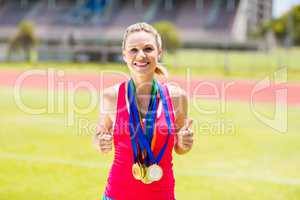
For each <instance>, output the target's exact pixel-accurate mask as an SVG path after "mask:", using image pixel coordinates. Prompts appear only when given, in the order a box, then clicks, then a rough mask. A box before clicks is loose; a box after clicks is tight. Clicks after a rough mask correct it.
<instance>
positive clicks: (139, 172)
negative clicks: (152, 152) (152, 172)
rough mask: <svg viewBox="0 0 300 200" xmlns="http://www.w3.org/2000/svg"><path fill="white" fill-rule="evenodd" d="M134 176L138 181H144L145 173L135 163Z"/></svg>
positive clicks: (133, 166)
mask: <svg viewBox="0 0 300 200" xmlns="http://www.w3.org/2000/svg"><path fill="white" fill-rule="evenodd" d="M132 175H133V177H134V178H135V179H136V180H142V178H143V177H144V176H145V171H144V169H142V168H141V167H140V165H139V164H138V163H134V164H133V165H132Z"/></svg>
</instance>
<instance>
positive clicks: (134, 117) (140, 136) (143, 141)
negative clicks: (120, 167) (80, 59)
mask: <svg viewBox="0 0 300 200" xmlns="http://www.w3.org/2000/svg"><path fill="white" fill-rule="evenodd" d="M157 86H158V90H159V93H160V97H161V100H162V104H163V107H164V111H165V117H166V122H167V125H168V135H167V138H166V141H165V144H164V146H163V147H162V149H161V150H160V152H159V154H158V156H157V157H156V158H155V156H154V154H153V152H152V150H151V141H149V138H151V140H152V137H153V135H152V132H153V131H152V132H151V131H149V133H150V134H151V135H149V137H148V139H147V136H146V135H145V134H144V133H143V129H142V126H141V124H140V119H139V112H138V109H137V104H136V101H135V88H134V83H133V80H129V83H128V97H129V100H130V136H131V143H132V148H133V153H134V162H137V161H138V158H137V157H138V152H137V151H138V150H137V143H138V144H139V146H140V150H141V152H143V151H144V150H146V152H147V155H148V156H149V159H150V160H149V161H147V160H145V161H146V163H145V164H146V165H148V164H149V162H150V164H154V163H159V162H160V160H161V159H162V156H163V155H164V152H165V150H166V147H167V144H168V140H169V137H170V134H171V119H170V115H169V109H168V104H167V100H166V97H165V95H164V92H163V88H162V86H161V85H159V84H158V83H157ZM156 105H157V98H155V99H154V102H153V104H152V106H151V107H152V109H150V110H152V113H151V119H152V121H150V122H149V125H152V127H151V129H150V130H153V128H154V127H153V125H154V122H155V120H156ZM150 110H148V112H147V115H150V114H149V111H150ZM153 110H155V111H153ZM146 122H147V121H146ZM134 125H135V128H136V129H134V127H133V126H134ZM135 130H136V131H135ZM136 141H137V142H136Z"/></svg>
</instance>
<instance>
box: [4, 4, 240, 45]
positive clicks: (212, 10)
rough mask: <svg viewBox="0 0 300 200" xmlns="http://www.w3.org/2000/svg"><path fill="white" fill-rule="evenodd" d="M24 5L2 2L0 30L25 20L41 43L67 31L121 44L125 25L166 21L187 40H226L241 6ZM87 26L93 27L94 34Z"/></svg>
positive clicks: (8, 28) (9, 28)
mask: <svg viewBox="0 0 300 200" xmlns="http://www.w3.org/2000/svg"><path fill="white" fill-rule="evenodd" d="M28 2H29V3H28V4H27V5H26V6H21V4H20V1H19V0H2V6H1V8H0V26H1V27H2V30H4V29H5V30H11V27H16V24H17V23H18V22H20V20H22V19H27V20H31V21H33V22H34V23H35V24H36V25H37V28H38V29H39V31H38V33H39V34H42V36H41V37H42V38H47V37H49V38H52V37H54V35H57V36H58V37H60V34H59V33H60V32H62V34H65V33H64V31H66V29H67V28H68V29H70V30H72V29H73V30H75V29H76V30H79V31H80V35H82V37H83V36H89V35H95V37H96V38H90V39H97V37H100V36H102V37H103V38H105V36H107V37H109V38H110V39H112V40H114V39H117V40H120V37H121V35H122V31H123V30H124V28H125V27H126V26H128V25H129V24H132V23H135V22H139V21H146V22H150V23H152V22H156V21H160V20H169V21H171V22H172V23H174V24H175V25H176V26H177V28H178V30H179V32H180V34H182V35H185V36H186V37H185V38H186V39H187V40H191V41H192V40H203V41H208V40H209V39H211V36H212V35H216V37H215V38H216V39H220V38H221V39H222V38H224V37H228V33H229V32H230V29H231V28H232V23H233V21H234V17H235V13H236V10H237V7H238V4H239V0H154V1H150V0H140V4H141V5H142V7H137V1H134V0H85V1H83V0H82V1H78V0H59V1H58V0H57V1H54V0H52V1H50V2H52V4H49V2H48V1H46V0H28ZM53 2H54V4H53ZM172 2H173V4H170V3H172ZM87 27H92V28H93V30H94V32H93V34H91V33H90V30H91V29H90V28H87ZM2 30H1V31H2ZM1 31H0V32H1ZM1 35H3V34H2V33H0V37H1ZM92 37H94V36H92Z"/></svg>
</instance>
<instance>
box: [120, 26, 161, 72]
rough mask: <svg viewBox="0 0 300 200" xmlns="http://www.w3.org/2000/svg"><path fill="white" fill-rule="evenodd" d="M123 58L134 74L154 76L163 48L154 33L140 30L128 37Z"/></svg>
mask: <svg viewBox="0 0 300 200" xmlns="http://www.w3.org/2000/svg"><path fill="white" fill-rule="evenodd" d="M125 44H126V45H125V47H124V49H123V59H124V61H125V62H126V63H127V66H128V68H129V70H130V72H131V74H132V75H134V76H153V74H154V71H155V69H156V66H157V63H158V59H159V56H160V54H161V50H160V49H159V48H158V46H157V42H156V40H155V37H154V35H153V34H151V33H148V32H145V31H138V32H133V33H130V34H129V35H128V37H127V38H126V43H125Z"/></svg>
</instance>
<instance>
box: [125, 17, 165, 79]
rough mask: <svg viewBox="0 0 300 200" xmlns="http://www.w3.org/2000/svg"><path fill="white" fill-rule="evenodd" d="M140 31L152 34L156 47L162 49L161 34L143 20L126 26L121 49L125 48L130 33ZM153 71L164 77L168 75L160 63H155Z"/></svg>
mask: <svg viewBox="0 0 300 200" xmlns="http://www.w3.org/2000/svg"><path fill="white" fill-rule="evenodd" d="M140 31H144V32H147V33H150V34H152V35H153V36H154V37H155V42H156V45H157V48H158V49H159V50H162V40H161V36H160V35H159V33H158V32H157V30H156V29H155V28H154V27H153V26H151V25H150V24H147V23H145V22H139V23H136V24H132V25H130V26H128V27H127V28H126V31H125V33H124V35H123V42H122V49H123V50H125V47H126V40H127V37H128V36H129V35H130V34H131V33H134V32H140ZM155 73H156V74H157V75H161V76H163V77H165V78H166V77H167V76H168V72H167V69H166V68H165V67H163V66H162V65H161V64H160V63H158V64H157V66H156V68H155Z"/></svg>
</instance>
